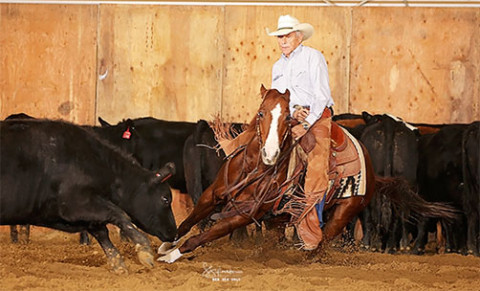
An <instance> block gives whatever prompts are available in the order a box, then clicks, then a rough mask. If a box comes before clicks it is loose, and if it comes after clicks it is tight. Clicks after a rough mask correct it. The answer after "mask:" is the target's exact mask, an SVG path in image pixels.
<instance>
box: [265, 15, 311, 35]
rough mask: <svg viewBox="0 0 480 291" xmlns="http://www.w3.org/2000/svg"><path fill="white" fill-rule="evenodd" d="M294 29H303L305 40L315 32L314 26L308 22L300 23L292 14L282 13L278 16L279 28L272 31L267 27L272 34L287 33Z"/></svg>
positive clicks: (268, 32)
mask: <svg viewBox="0 0 480 291" xmlns="http://www.w3.org/2000/svg"><path fill="white" fill-rule="evenodd" d="M292 31H301V32H302V33H303V40H306V39H308V38H309V37H311V36H312V34H313V26H312V25H310V24H308V23H300V21H298V19H296V18H295V17H293V16H290V15H281V16H280V17H279V18H278V26H277V30H275V31H272V32H270V30H269V29H268V28H267V34H268V35H270V36H279V35H286V34H289V33H290V32H292Z"/></svg>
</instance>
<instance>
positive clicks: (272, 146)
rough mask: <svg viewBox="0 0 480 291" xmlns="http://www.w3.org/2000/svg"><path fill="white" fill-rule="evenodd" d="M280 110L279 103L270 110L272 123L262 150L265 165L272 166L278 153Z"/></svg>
mask: <svg viewBox="0 0 480 291" xmlns="http://www.w3.org/2000/svg"><path fill="white" fill-rule="evenodd" d="M281 112H282V109H281V107H280V103H278V104H277V105H276V106H275V108H273V109H272V111H271V114H272V123H271V124H270V128H269V130H268V136H267V139H266V140H265V145H264V146H263V148H262V161H263V163H264V164H265V165H269V166H271V165H273V164H275V163H276V162H277V158H278V155H279V153H280V144H279V138H278V135H279V133H278V124H279V123H278V121H279V120H278V119H279V118H280V114H281Z"/></svg>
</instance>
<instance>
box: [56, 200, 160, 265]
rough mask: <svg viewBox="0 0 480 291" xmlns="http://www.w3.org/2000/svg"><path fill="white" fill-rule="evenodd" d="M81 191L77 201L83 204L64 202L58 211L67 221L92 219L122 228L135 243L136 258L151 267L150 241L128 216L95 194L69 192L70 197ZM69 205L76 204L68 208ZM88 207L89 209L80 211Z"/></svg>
mask: <svg viewBox="0 0 480 291" xmlns="http://www.w3.org/2000/svg"><path fill="white" fill-rule="evenodd" d="M76 193H81V194H80V195H82V198H81V199H78V200H77V201H82V202H84V203H83V204H80V206H79V204H75V203H64V204H61V205H63V206H64V207H62V208H61V209H60V212H61V214H62V216H63V218H64V219H66V220H67V221H73V222H76V221H93V222H97V223H111V224H113V225H116V226H117V227H118V228H120V230H122V231H123V232H124V233H125V235H126V236H127V237H128V238H129V239H130V240H131V241H132V242H133V243H134V244H135V250H136V251H137V256H138V259H139V260H140V263H142V264H143V265H144V266H147V267H153V253H152V248H151V247H150V241H149V240H148V238H147V237H146V236H145V235H144V234H143V233H141V232H140V231H139V230H138V229H137V227H136V226H135V225H133V223H132V222H131V221H130V217H129V216H128V215H127V214H126V213H125V212H124V211H123V210H122V209H121V208H119V207H118V206H117V205H115V204H113V203H112V202H110V201H107V200H104V199H101V198H100V197H98V196H97V195H91V196H90V197H88V192H83V193H82V192H70V197H71V198H70V199H72V200H73V199H75V198H76V197H75V194H76ZM69 205H76V207H74V208H70V207H69ZM81 209H88V210H89V211H86V212H85V211H81Z"/></svg>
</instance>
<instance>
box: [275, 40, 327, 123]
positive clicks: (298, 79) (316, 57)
mask: <svg viewBox="0 0 480 291" xmlns="http://www.w3.org/2000/svg"><path fill="white" fill-rule="evenodd" d="M271 88H272V89H277V90H278V91H280V92H281V93H284V92H285V91H286V89H288V90H289V91H290V104H289V105H290V112H292V113H293V111H294V110H295V109H294V108H293V106H294V105H301V106H310V114H309V115H308V116H307V118H306V119H305V120H306V121H307V122H308V123H309V124H313V123H315V121H317V119H319V118H320V117H321V116H322V113H323V110H325V107H330V106H333V104H334V102H333V99H332V96H331V94H330V86H329V79H328V68H327V62H326V61H325V57H324V56H323V55H322V53H321V52H319V51H318V50H316V49H313V48H310V47H307V46H304V45H302V44H301V45H299V46H298V47H297V48H296V49H295V50H294V51H293V52H292V53H291V54H290V57H288V58H287V57H285V55H283V54H282V55H281V57H280V59H279V60H278V61H277V62H276V63H275V64H274V65H273V69H272V86H271Z"/></svg>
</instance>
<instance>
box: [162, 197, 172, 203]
mask: <svg viewBox="0 0 480 291" xmlns="http://www.w3.org/2000/svg"><path fill="white" fill-rule="evenodd" d="M162 202H163V203H165V204H167V205H168V204H169V203H170V201H168V198H167V197H162Z"/></svg>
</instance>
